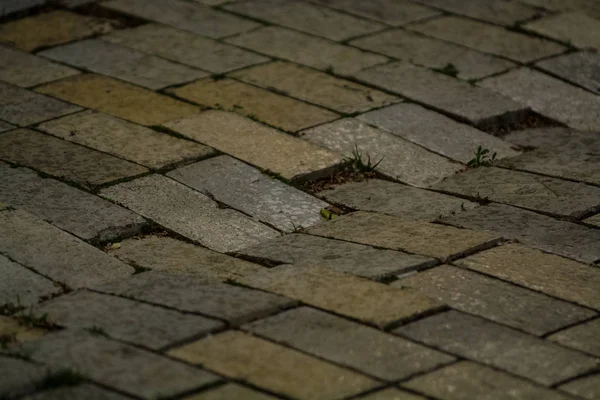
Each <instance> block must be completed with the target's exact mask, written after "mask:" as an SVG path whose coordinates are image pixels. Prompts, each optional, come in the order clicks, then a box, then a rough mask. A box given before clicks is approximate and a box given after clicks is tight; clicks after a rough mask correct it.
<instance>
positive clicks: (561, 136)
mask: <svg viewBox="0 0 600 400" xmlns="http://www.w3.org/2000/svg"><path fill="white" fill-rule="evenodd" d="M504 138H505V139H506V140H508V141H509V142H511V143H514V144H517V145H519V146H524V147H536V148H537V147H539V148H541V149H545V150H554V151H555V152H556V153H559V152H563V151H564V152H568V153H580V154H586V153H588V154H600V141H598V133H597V132H586V131H577V130H574V129H568V128H534V129H525V130H522V131H514V132H510V133H509V134H508V135H506V136H505V137H504Z"/></svg>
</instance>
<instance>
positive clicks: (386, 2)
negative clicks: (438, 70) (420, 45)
mask: <svg viewBox="0 0 600 400" xmlns="http://www.w3.org/2000/svg"><path fill="white" fill-rule="evenodd" d="M315 3H320V4H322V5H324V6H327V7H330V8H335V9H338V10H340V11H343V12H347V13H349V14H354V15H357V16H359V17H364V18H367V19H371V20H374V21H379V22H382V23H384V24H387V25H393V26H399V25H404V24H407V23H409V22H414V21H418V20H421V19H425V18H430V17H435V16H436V15H439V14H440V12H439V11H437V10H434V9H432V8H428V7H423V6H420V5H418V4H414V3H411V2H409V1H405V0H399V1H395V0H373V1H369V2H364V1H361V0H316V1H315Z"/></svg>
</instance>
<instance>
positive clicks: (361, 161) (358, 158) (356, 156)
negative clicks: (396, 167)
mask: <svg viewBox="0 0 600 400" xmlns="http://www.w3.org/2000/svg"><path fill="white" fill-rule="evenodd" d="M344 161H346V162H349V163H350V165H351V166H352V168H353V169H354V170H355V171H358V172H375V170H376V169H377V167H378V166H379V164H381V162H382V161H383V157H381V158H380V159H379V161H377V162H376V163H374V164H373V163H371V156H370V155H369V154H368V153H367V154H365V155H364V157H363V152H362V151H361V150H360V149H359V148H358V145H357V144H355V145H354V149H352V154H351V155H350V156H346V157H344Z"/></svg>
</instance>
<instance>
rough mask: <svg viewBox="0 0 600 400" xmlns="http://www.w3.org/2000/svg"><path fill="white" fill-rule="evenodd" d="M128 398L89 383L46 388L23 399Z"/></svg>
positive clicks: (110, 399) (115, 399)
mask: <svg viewBox="0 0 600 400" xmlns="http://www.w3.org/2000/svg"><path fill="white" fill-rule="evenodd" d="M82 399H85V400H127V399H129V397H125V396H123V395H120V394H118V393H115V392H112V391H109V390H107V389H104V388H100V387H98V386H94V385H91V384H89V383H83V384H79V385H76V386H67V387H62V388H57V389H50V390H45V391H43V392H40V393H36V394H32V395H30V396H26V397H23V400H82Z"/></svg>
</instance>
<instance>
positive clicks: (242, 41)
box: [227, 26, 388, 75]
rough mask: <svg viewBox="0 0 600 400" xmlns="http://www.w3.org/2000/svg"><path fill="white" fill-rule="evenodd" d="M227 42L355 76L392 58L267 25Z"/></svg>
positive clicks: (317, 67) (321, 68)
mask: <svg viewBox="0 0 600 400" xmlns="http://www.w3.org/2000/svg"><path fill="white" fill-rule="evenodd" d="M227 41H228V42H229V43H233V44H235V45H237V46H241V47H244V48H247V49H250V50H253V51H257V52H259V53H262V54H267V55H269V56H272V57H277V58H281V59H284V60H288V61H292V62H296V63H298V64H303V65H307V66H309V67H313V68H316V69H320V70H322V71H325V70H328V69H331V70H332V72H335V73H336V74H341V75H352V74H354V73H357V72H359V71H361V70H363V69H365V68H368V67H371V66H373V65H377V64H382V63H385V62H386V61H387V60H388V58H387V57H385V56H381V55H377V54H373V53H370V52H366V51H361V50H358V49H355V48H353V47H349V46H344V45H341V44H337V43H334V42H330V41H329V40H326V39H321V38H318V37H314V36H311V35H306V34H303V33H300V32H296V31H293V30H290V29H286V28H279V27H276V26H267V27H265V28H261V29H258V30H255V31H252V32H248V33H245V34H243V35H240V36H236V37H233V38H231V39H228V40H227ZM369 50H376V49H369Z"/></svg>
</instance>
